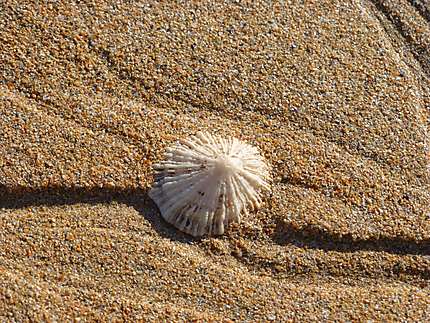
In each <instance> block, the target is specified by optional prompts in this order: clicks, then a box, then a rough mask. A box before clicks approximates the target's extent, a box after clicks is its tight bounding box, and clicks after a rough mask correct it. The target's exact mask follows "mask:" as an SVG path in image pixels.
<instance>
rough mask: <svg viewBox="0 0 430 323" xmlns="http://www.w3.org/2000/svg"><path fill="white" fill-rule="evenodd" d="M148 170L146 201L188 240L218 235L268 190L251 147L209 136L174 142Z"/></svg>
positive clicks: (263, 170)
mask: <svg viewBox="0 0 430 323" xmlns="http://www.w3.org/2000/svg"><path fill="white" fill-rule="evenodd" d="M154 169H155V171H156V174H155V183H154V186H153V188H152V189H151V190H150V191H149V196H150V197H151V198H152V199H153V200H154V202H155V203H156V204H157V205H158V208H159V209H160V212H161V215H162V216H163V218H164V219H165V220H166V221H167V222H169V223H171V224H173V225H174V226H175V227H177V228H178V229H179V230H181V231H183V232H185V233H188V234H191V235H192V236H194V237H198V236H202V235H205V234H208V235H219V234H223V233H224V229H225V228H226V227H227V225H228V224H229V223H231V222H238V223H240V220H241V213H242V212H244V213H245V214H246V213H247V208H248V207H249V206H252V207H253V208H254V209H256V208H258V207H259V206H260V204H261V198H260V190H261V189H266V190H269V189H270V186H269V181H270V173H269V167H268V166H267V165H266V163H265V162H264V159H263V157H262V156H261V155H260V154H259V152H258V150H257V148H255V147H253V146H251V145H248V144H246V143H243V142H241V141H239V140H238V139H236V138H232V137H230V138H221V137H219V136H216V135H211V134H209V133H201V132H199V133H197V134H196V135H195V136H193V137H191V138H189V139H186V140H180V141H179V142H178V143H176V145H174V146H173V147H170V148H168V149H167V152H166V160H165V161H162V162H161V163H159V164H156V165H154Z"/></svg>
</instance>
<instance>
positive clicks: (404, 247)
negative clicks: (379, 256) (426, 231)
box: [272, 221, 430, 256]
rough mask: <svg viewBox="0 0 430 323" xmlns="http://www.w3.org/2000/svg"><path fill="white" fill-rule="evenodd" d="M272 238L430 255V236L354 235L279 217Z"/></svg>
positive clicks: (287, 242)
mask: <svg viewBox="0 0 430 323" xmlns="http://www.w3.org/2000/svg"><path fill="white" fill-rule="evenodd" d="M272 240H273V241H274V242H275V243H277V244H279V245H294V246H297V247H300V248H309V249H320V250H325V251H338V252H355V251H379V252H381V251H382V252H387V253H391V254H397V255H408V254H409V255H418V256H428V255H430V240H428V239H424V240H412V239H407V238H404V237H379V238H373V239H360V238H354V237H352V236H351V234H346V235H342V236H339V235H337V234H335V233H331V232H328V231H324V230H323V229H321V228H319V227H317V226H314V225H306V226H304V227H300V228H299V227H297V226H295V225H293V224H292V223H288V222H283V221H278V222H277V225H276V229H275V233H274V235H273V237H272Z"/></svg>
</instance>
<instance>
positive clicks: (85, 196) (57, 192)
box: [0, 185, 200, 244]
mask: <svg viewBox="0 0 430 323" xmlns="http://www.w3.org/2000/svg"><path fill="white" fill-rule="evenodd" d="M112 201H116V202H118V203H122V204H125V205H128V206H131V207H133V208H134V209H135V210H136V211H137V212H138V213H139V214H140V215H141V216H142V217H144V218H145V219H146V220H147V221H148V222H149V223H150V225H151V227H152V228H153V229H154V230H155V231H156V232H157V233H158V234H159V235H160V236H162V237H163V238H167V239H170V240H172V241H178V242H181V243H186V244H191V243H195V242H198V241H199V240H200V239H196V238H193V237H191V236H188V235H186V234H185V233H182V232H180V231H179V230H177V229H176V228H174V227H173V226H172V225H170V224H169V223H167V222H166V221H164V219H163V218H162V217H161V215H160V212H159V210H158V207H157V205H156V204H155V203H154V202H153V201H152V200H151V199H150V198H149V197H148V189H140V188H137V189H118V188H99V187H89V188H81V187H62V186H50V187H46V188H42V189H33V188H28V187H22V186H17V187H6V186H4V185H0V212H1V209H20V208H26V207H37V206H61V205H73V204H77V203H83V204H92V205H95V204H100V203H110V202H112Z"/></svg>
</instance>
